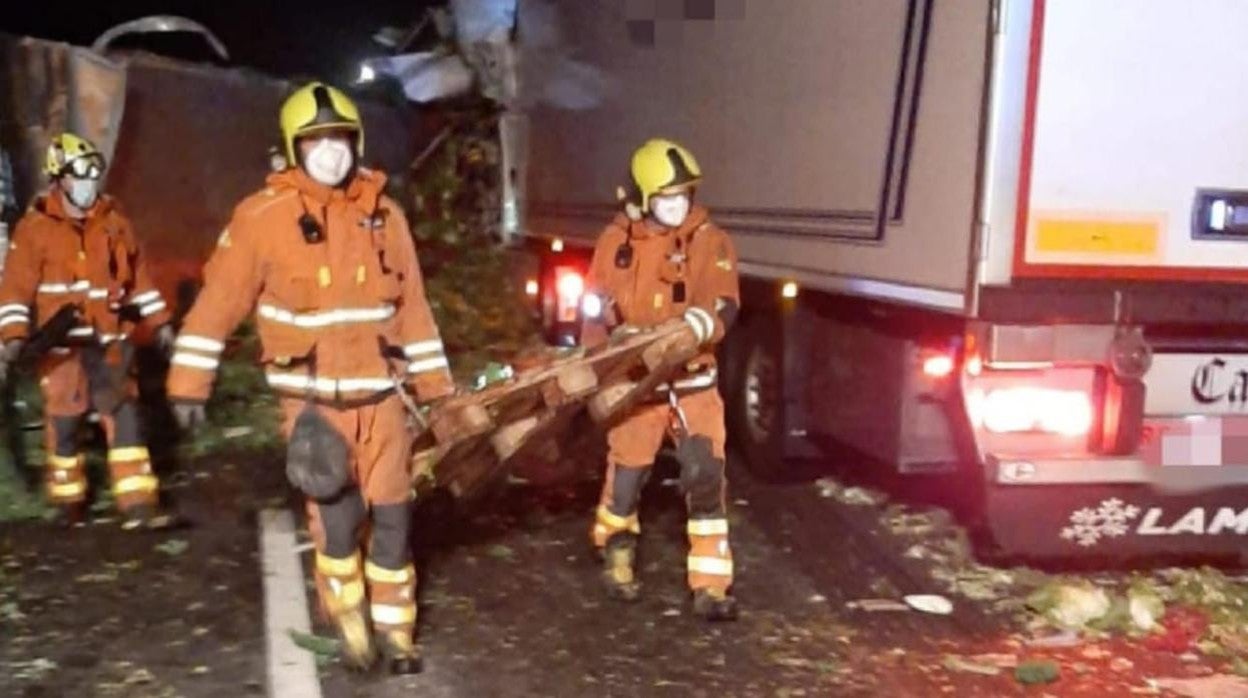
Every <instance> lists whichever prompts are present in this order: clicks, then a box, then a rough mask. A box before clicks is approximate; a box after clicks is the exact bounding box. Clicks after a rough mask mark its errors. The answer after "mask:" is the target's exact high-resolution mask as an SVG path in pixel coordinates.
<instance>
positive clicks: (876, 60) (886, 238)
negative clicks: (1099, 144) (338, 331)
mask: <svg viewBox="0 0 1248 698" xmlns="http://www.w3.org/2000/svg"><path fill="white" fill-rule="evenodd" d="M640 4H641V5H645V4H647V3H640ZM637 5H639V3H624V2H612V3H582V2H561V3H560V4H559V7H560V9H561V11H562V13H563V19H564V20H565V21H566V22H567V27H565V34H566V35H568V36H571V37H574V38H575V40H576V41H577V44H578V52H577V57H578V58H580V59H584V60H586V61H588V62H591V63H594V64H597V65H598V66H600V67H602V68H604V69H606V70H607V71H608V72H609V74H610V75H611V76H612V78H613V80H614V83H615V84H614V86H613V87H614V89H613V91H612V97H611V98H610V99H609V100H608V101H607V103H606V104H604V105H603V106H602V107H600V108H598V109H595V110H592V111H588V112H557V111H553V110H539V111H537V112H535V113H534V115H533V128H532V136H531V142H532V155H531V159H530V162H529V169H530V179H529V183H530V187H529V200H530V202H531V203H530V209H529V218H530V225H529V230H530V232H532V233H537V234H543V235H559V236H564V237H570V238H578V237H579V238H583V239H590V238H592V237H593V236H594V235H595V234H596V233H597V232H598V231H599V230H600V229H601V227H602V225H603V224H605V223H606V222H607V220H609V217H610V215H611V211H612V209H613V206H612V199H613V192H614V189H615V187H616V185H618V184H620V183H621V182H622V181H623V179H624V177H626V176H627V165H628V158H629V155H630V153H631V152H632V150H633V149H634V148H635V147H636V146H637V145H639V144H640V143H641V142H642V141H644V140H645V139H647V138H650V137H654V136H666V137H671V138H674V139H677V140H680V141H682V142H685V143H686V144H687V145H688V146H689V147H690V149H691V150H693V152H694V153H695V154H696V155H697V156H698V158H699V161H700V163H701V164H702V167H703V170H704V171H705V172H706V182H705V185H704V187H703V189H702V191H701V192H700V194H701V196H702V197H703V200H704V201H705V202H706V203H707V204H708V205H709V206H710V207H711V209H712V212H713V214H714V215H715V218H716V219H717V220H718V221H719V222H720V223H722V224H723V225H725V227H727V228H728V229H729V230H730V232H732V234H733V236H734V239H735V240H736V242H737V246H738V249H739V252H740V254H741V257H742V259H743V265H742V269H743V270H744V271H745V272H746V273H752V274H757V275H760V276H768V277H776V278H795V279H798V280H801V281H803V282H805V283H807V284H810V285H813V286H819V287H825V288H834V289H837V290H842V291H846V292H850V293H855V294H859V295H871V296H882V297H886V298H893V299H895V300H903V301H906V302H916V303H920V304H926V305H933V306H937V307H942V308H946V309H956V310H961V309H962V307H963V305H964V299H965V295H964V294H965V289H966V287H967V283H968V277H969V274H968V264H969V262H970V259H971V256H972V253H971V249H970V247H971V239H972V229H973V223H974V221H973V214H974V210H975V193H976V175H977V165H978V142H979V137H980V112H981V109H982V100H983V89H984V85H983V77H984V73H985V66H984V64H985V60H984V59H985V54H986V42H987V39H988V31H989V27H988V24H989V3H988V2H982V3H981V2H957V3H933V2H930V0H876V1H873V2H861V1H857V0H786V2H784V3H781V4H777V3H773V2H761V1H759V0H743V1H742V2H740V3H737V4H736V6H737V7H739V9H740V12H739V13H737V14H736V16H729V17H727V18H718V17H717V18H716V19H715V20H712V21H707V20H682V19H677V18H664V17H660V18H658V19H656V20H655V21H654V22H653V29H654V37H655V41H654V45H653V46H643V45H638V43H637V42H635V41H634V40H633V39H632V38H630V25H629V21H630V19H631V20H632V21H633V22H634V24H633V25H632V26H633V27H634V28H635V27H636V26H638V25H637V24H636V22H639V21H640V22H643V23H644V22H645V21H646V19H645V18H644V17H640V18H639V17H637V16H636V15H634V14H630V10H636V9H637V8H636V6H637ZM719 5H721V6H723V5H727V6H733V5H734V3H719ZM604 6H605V7H604ZM903 57H904V62H905V66H904V70H903ZM895 111H896V112H897V119H896V126H894V112H895ZM890 145H891V146H892V147H891V148H890ZM890 152H891V153H892V157H891V158H890ZM890 164H891V166H890Z"/></svg>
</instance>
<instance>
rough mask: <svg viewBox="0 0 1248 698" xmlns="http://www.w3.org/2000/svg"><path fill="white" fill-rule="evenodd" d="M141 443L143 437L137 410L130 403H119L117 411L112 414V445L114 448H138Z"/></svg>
mask: <svg viewBox="0 0 1248 698" xmlns="http://www.w3.org/2000/svg"><path fill="white" fill-rule="evenodd" d="M142 443H143V435H142V434H141V433H140V428H139V409H138V407H137V406H136V405H135V404H134V403H133V402H131V401H126V402H123V403H121V404H120V405H119V406H118V407H117V411H116V412H114V413H113V443H112V446H113V447H114V448H121V447H124V446H140V445H142Z"/></svg>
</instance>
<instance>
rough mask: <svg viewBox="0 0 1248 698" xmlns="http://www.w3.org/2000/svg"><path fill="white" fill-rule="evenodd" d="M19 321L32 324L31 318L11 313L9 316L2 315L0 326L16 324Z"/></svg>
mask: <svg viewBox="0 0 1248 698" xmlns="http://www.w3.org/2000/svg"><path fill="white" fill-rule="evenodd" d="M19 322H20V323H22V324H23V325H27V324H30V318H28V317H26V316H25V315H10V316H8V317H0V327H4V326H6V325H16V324H17V323H19Z"/></svg>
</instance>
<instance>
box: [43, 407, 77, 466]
mask: <svg viewBox="0 0 1248 698" xmlns="http://www.w3.org/2000/svg"><path fill="white" fill-rule="evenodd" d="M49 421H50V422H51V423H52V430H53V432H55V434H56V444H55V445H54V448H55V449H56V455H58V456H64V457H66V458H68V457H70V456H75V455H77V454H78V424H79V422H81V421H82V417H81V416H77V417H52V418H51V419H50V420H49Z"/></svg>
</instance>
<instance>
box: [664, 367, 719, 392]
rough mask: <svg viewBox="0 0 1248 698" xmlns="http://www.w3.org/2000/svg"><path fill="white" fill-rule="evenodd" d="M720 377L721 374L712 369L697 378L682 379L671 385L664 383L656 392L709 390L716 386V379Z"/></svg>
mask: <svg viewBox="0 0 1248 698" xmlns="http://www.w3.org/2000/svg"><path fill="white" fill-rule="evenodd" d="M718 377H719V372H718V371H717V370H716V369H711V370H709V371H707V372H706V373H700V374H698V375H696V376H690V377H688V378H682V379H680V380H678V381H673V382H672V383H671V384H670V385H669V384H667V383H663V384H662V385H660V386H659V387H658V388H655V390H658V391H664V390H671V389H673V388H674V389H676V390H689V389H692V388H709V387H711V386H712V385H715V379H716V378H718Z"/></svg>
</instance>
